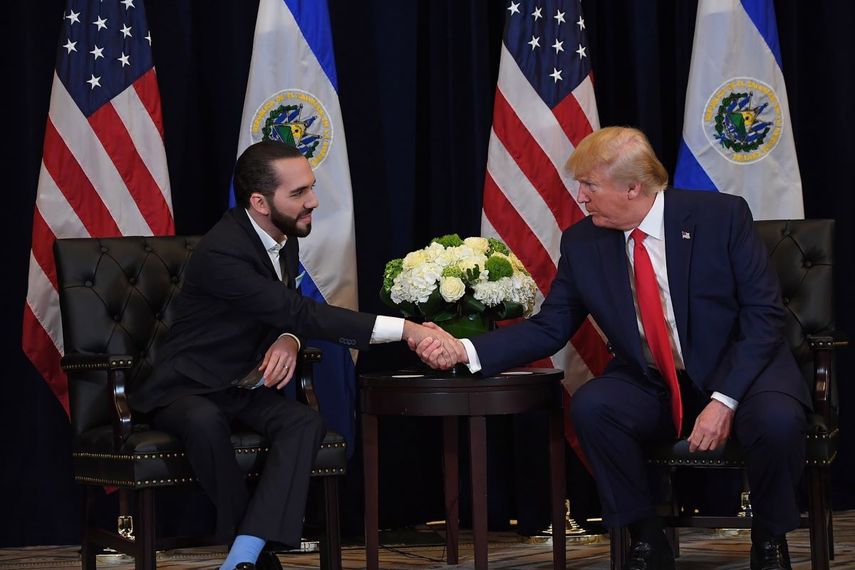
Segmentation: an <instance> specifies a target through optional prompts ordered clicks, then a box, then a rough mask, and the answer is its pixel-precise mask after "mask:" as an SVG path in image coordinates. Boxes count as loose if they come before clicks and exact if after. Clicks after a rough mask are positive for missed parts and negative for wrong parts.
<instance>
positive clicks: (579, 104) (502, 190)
mask: <svg viewBox="0 0 855 570" xmlns="http://www.w3.org/2000/svg"><path fill="white" fill-rule="evenodd" d="M598 128H599V119H598V117H597V106H596V101H595V99H594V87H593V83H592V80H591V76H590V75H589V76H588V77H587V78H585V79H584V81H582V83H581V84H580V85H579V86H578V87H577V88H576V89H575V90H574V91H573V94H572V96H569V97H567V98H566V99H565V100H564V101H562V102H561V103H560V104H559V105H558V106H557V107H555V109H550V108H549V107H548V106H547V105H546V104H545V103H544V102H543V100H542V99H541V98H540V96H539V95H538V94H537V92H536V91H535V90H534V88H533V87H532V86H531V84H530V83H529V81H528V79H527V78H526V77H525V75H523V73H522V71H521V70H520V68H519V67H518V65H517V63H516V62H515V61H514V58H513V56H512V55H511V54H510V53H509V52H508V51H507V48H506V47H505V46H504V45H503V46H502V56H501V62H500V66H499V80H498V86H497V89H496V103H495V108H494V111H493V130H492V132H491V133H490V146H489V151H488V159H487V175H486V180H485V184H484V214H483V217H482V221H481V233H482V235H484V236H493V237H497V238H499V239H501V240H502V241H504V242H505V243H506V244H507V245H508V247H510V248H511V250H512V251H513V252H514V253H516V254H517V256H518V257H519V258H520V259H521V260H522V262H523V263H524V264H525V266H526V268H527V269H528V270H529V272H530V273H531V274H532V277H534V280H535V282H536V283H537V285H538V288H539V290H540V295H538V300H537V307H538V308H539V307H540V304H541V302H542V301H543V298H544V296H545V295H546V294H547V293H548V292H549V286H550V284H551V283H552V280H553V278H554V277H555V273H556V270H557V265H558V258H559V256H560V252H559V246H560V240H561V233H562V231H563V230H565V229H567V228H568V227H569V226H571V225H572V224H574V223H576V222H577V221H579V220H581V219H582V218H584V217H585V215H586V212H585V211H584V209H583V208H582V206H581V205H580V204H579V203H578V202H576V195H577V192H578V184H577V183H576V182H575V181H574V180H573V179H572V178H571V177H570V175H569V174H568V172H567V170H566V169H565V167H564V165H565V163H566V161H567V158H568V157H569V156H570V154H571V153H572V152H573V149H574V148H575V146H576V145H577V144H578V143H579V141H581V140H582V139H583V138H584V137H585V136H587V135H588V134H589V133H591V132H592V131H593V130H595V129H598ZM608 359H609V354H608V352H607V350H606V345H605V342H604V340H603V336H602V334H601V333H600V331H599V330H598V329H597V327H596V325H595V324H594V323H593V321H592V320H591V319H590V318H589V319H588V320H587V321H586V322H585V324H584V325H583V326H582V328H581V329H580V330H579V331H578V332H577V333H576V334H575V335H574V336H573V338H572V340H571V342H570V343H569V344H568V345H567V346H566V347H565V348H564V349H563V350H562V351H560V352H559V353H557V354H555V355H553V357H552V359H551V360H550V361H548V362H544V363H543V364H548V365H555V366H557V367H559V368H562V369H564V371H565V380H564V385H565V387H566V388H567V389H568V390H569V391H570V392H571V393H572V392H573V391H574V390H575V388H578V386H579V385H581V384H582V383H583V382H585V381H586V380H588V379H589V378H591V377H592V376H594V375H597V374H599V373H601V372H602V370H603V368H604V366H605V364H606V362H607V361H608Z"/></svg>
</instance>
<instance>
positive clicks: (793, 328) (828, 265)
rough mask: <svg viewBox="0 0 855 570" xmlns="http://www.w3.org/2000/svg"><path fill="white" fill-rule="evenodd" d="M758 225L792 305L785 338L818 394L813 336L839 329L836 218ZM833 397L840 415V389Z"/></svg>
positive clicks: (787, 301)
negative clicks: (835, 276)
mask: <svg viewBox="0 0 855 570" xmlns="http://www.w3.org/2000/svg"><path fill="white" fill-rule="evenodd" d="M754 227H755V229H756V230H757V234H758V235H759V236H760V239H761V240H762V241H763V243H765V244H766V247H767V248H768V249H769V260H770V261H771V263H772V266H773V268H774V269H775V273H776V274H777V275H778V280H779V281H780V282H781V297H782V299H781V300H782V302H783V303H784V308H785V309H786V310H787V324H786V326H785V328H784V338H785V339H786V341H787V343H789V345H790V348H792V350H793V355H794V356H795V358H796V362H798V364H799V367H800V368H801V371H802V375H803V376H804V378H805V382H807V383H808V388H809V390H810V393H811V394H813V393H814V389H815V387H816V385H815V383H816V376H815V374H814V352H813V350H811V347H810V343H809V342H808V338H809V337H810V336H811V335H816V334H821V333H823V332H824V331H829V330H833V329H834V295H833V285H834V284H833V280H832V273H833V266H834V253H833V244H834V220H769V221H759V222H755V223H754ZM831 398H832V399H831V401H830V402H829V403H830V404H831V411H833V412H834V415H833V417H832V419H833V420H836V417H837V395H836V392H832V394H831ZM836 423H837V422H836V421H834V424H836Z"/></svg>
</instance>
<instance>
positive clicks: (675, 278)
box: [665, 189, 695, 363]
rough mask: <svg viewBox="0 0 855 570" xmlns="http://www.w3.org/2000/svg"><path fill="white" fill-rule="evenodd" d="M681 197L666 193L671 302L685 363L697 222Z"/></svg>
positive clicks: (672, 192) (666, 229)
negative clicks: (692, 260) (690, 285)
mask: <svg viewBox="0 0 855 570" xmlns="http://www.w3.org/2000/svg"><path fill="white" fill-rule="evenodd" d="M677 192H679V191H677ZM678 198H679V196H678V195H677V194H675V191H674V190H673V189H669V190H667V191H666V192H665V255H666V259H667V264H668V286H669V288H670V289H671V303H672V305H673V306H674V318H675V319H676V321H677V334H679V335H680V346H681V348H682V352H683V361H684V363H685V361H686V360H687V358H688V354H687V351H688V348H689V339H688V336H687V335H688V330H689V328H688V327H689V268H690V265H691V259H692V245H693V244H694V240H695V223H694V220H693V219H692V213H691V211H689V210H686V209H684V208H681V207H680V205H679V203H678Z"/></svg>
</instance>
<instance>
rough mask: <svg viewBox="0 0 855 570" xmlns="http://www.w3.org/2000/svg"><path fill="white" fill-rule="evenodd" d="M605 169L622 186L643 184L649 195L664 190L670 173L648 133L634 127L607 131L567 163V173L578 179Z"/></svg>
mask: <svg viewBox="0 0 855 570" xmlns="http://www.w3.org/2000/svg"><path fill="white" fill-rule="evenodd" d="M599 168H603V169H604V173H605V175H606V176H608V177H609V178H610V179H612V180H614V181H616V182H620V183H632V182H640V183H641V184H642V186H643V187H644V190H645V192H647V193H652V192H657V191H659V190H663V189H664V188H665V187H666V186H667V185H668V172H667V171H666V170H665V167H664V166H662V163H661V162H659V159H658V158H656V153H654V152H653V147H652V146H650V141H648V140H647V137H646V136H644V133H642V132H641V131H639V130H638V129H633V128H631V127H605V128H603V129H600V130H598V131H594V132H593V133H591V134H590V135H588V136H587V137H585V138H584V139H582V142H580V143H579V145H578V146H577V147H576V150H575V151H573V154H571V155H570V158H569V159H568V160H567V170H569V171H570V174H571V175H572V176H573V178H575V179H579V178H584V177H586V176H589V175H590V174H591V173H592V172H593V171H594V170H597V169H599Z"/></svg>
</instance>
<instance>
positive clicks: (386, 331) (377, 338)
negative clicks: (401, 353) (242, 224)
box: [246, 210, 404, 350]
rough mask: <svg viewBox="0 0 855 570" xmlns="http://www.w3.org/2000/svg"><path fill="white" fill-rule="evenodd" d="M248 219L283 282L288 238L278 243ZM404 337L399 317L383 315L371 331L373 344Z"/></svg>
mask: <svg viewBox="0 0 855 570" xmlns="http://www.w3.org/2000/svg"><path fill="white" fill-rule="evenodd" d="M246 215H247V217H248V218H249V223H251V224H252V227H253V229H254V230H255V233H257V234H258V238H259V239H260V240H261V244H262V245H263V246H264V249H265V250H267V255H269V256H270V262H271V263H272V264H273V270H274V271H276V275H277V276H278V277H279V280H280V281H281V280H282V268H281V267H280V265H279V252H281V251H282V248H283V247H285V244H286V243H287V242H288V236H285V239H283V240H282V241H281V242H277V241H276V240H275V239H273V238H272V237H271V236H270V234H268V233H267V232H266V231H264V230H263V229H261V226H259V225H258V224H257V223H255V220H254V219H253V218H252V216H251V215H250V213H249V210H247V212H246ZM284 335H288V336H290V337H292V338H293V339H294V340H296V341H297V349H298V350H299V349H300V339H298V338H297V337H296V336H294V335H293V334H291V333H287V332H286V333H282V334H281V335H279V338H282V337H283V336H284ZM403 336H404V319H402V318H399V317H386V316H383V315H379V316H378V317H377V320H375V321H374V328H373V329H372V331H371V340H370V342H371V344H380V343H384V342H397V341H399V340H401V338H403Z"/></svg>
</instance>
